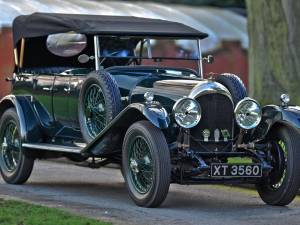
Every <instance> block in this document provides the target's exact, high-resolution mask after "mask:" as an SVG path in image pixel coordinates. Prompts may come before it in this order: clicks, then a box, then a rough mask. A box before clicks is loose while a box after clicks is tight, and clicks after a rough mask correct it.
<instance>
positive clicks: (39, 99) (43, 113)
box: [32, 74, 55, 127]
mask: <svg viewBox="0 0 300 225" xmlns="http://www.w3.org/2000/svg"><path fill="white" fill-rule="evenodd" d="M54 78H55V76H54V75H52V74H37V75H35V76H34V78H33V84H32V85H33V88H32V89H33V97H34V105H35V109H36V111H37V113H38V116H39V117H40V121H41V123H42V125H43V126H46V127H52V126H54V117H53V104H52V101H53V99H52V97H53V92H54V91H55V90H54V88H53V84H54Z"/></svg>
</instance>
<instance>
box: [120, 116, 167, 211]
mask: <svg viewBox="0 0 300 225" xmlns="http://www.w3.org/2000/svg"><path fill="white" fill-rule="evenodd" d="M139 137H140V138H142V139H144V140H145V142H146V143H147V148H148V149H149V151H150V152H149V154H150V158H151V160H152V161H151V163H152V166H151V168H152V172H153V171H154V172H153V173H152V177H151V179H150V180H151V184H150V187H149V189H148V190H147V191H146V192H144V193H141V192H140V191H139V188H137V186H136V184H135V183H134V181H133V180H134V175H133V173H134V172H133V170H132V169H130V168H129V167H130V166H131V159H129V154H130V150H129V149H130V146H131V145H132V144H133V141H135V140H136V139H137V138H139ZM147 157H148V156H147ZM145 158H146V155H144V158H143V159H144V160H145V161H146V159H145ZM129 160H130V165H129ZM149 162H150V161H149ZM122 166H123V171H124V178H125V182H126V186H127V189H128V191H129V195H130V197H131V198H132V199H133V201H134V202H135V203H136V204H137V205H138V206H143V207H157V206H159V205H160V204H161V203H162V202H163V201H164V200H165V198H166V196H167V194H168V191H169V186H170V177H171V161H170V153H169V149H168V145H167V142H166V139H165V137H164V134H163V132H162V131H161V130H160V129H158V128H157V127H155V126H154V125H152V124H151V123H150V122H149V121H139V122H136V123H134V124H133V125H131V126H130V127H129V129H128V130H127V132H126V135H125V138H124V142H123V151H122ZM137 168H138V166H137ZM138 173H139V172H138ZM142 175H143V177H144V179H145V176H144V175H145V172H144V174H139V176H142ZM136 177H138V175H136Z"/></svg>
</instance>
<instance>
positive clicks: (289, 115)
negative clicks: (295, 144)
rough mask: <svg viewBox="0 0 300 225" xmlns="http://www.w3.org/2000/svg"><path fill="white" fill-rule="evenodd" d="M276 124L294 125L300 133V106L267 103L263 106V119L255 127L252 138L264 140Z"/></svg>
mask: <svg viewBox="0 0 300 225" xmlns="http://www.w3.org/2000/svg"><path fill="white" fill-rule="evenodd" d="M276 124H284V125H287V126H291V127H294V128H296V129H297V130H298V132H299V133H300V107H298V106H287V107H282V106H277V105H267V106H265V107H263V108H262V121H261V122H260V124H259V126H258V127H257V128H256V129H255V131H254V133H253V136H252V138H251V139H252V140H263V139H264V138H265V137H266V136H267V134H268V133H269V131H270V129H271V128H272V127H273V126H274V125H276Z"/></svg>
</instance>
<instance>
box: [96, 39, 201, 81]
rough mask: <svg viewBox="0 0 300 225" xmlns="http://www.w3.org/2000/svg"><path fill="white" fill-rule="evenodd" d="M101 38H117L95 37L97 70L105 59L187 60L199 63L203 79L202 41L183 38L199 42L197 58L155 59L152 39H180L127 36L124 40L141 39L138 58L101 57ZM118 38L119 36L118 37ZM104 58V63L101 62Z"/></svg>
mask: <svg viewBox="0 0 300 225" xmlns="http://www.w3.org/2000/svg"><path fill="white" fill-rule="evenodd" d="M101 37H116V36H111V35H109V36H107V35H94V52H95V67H96V70H99V69H100V68H101V62H102V61H103V58H127V59H137V60H140V61H141V60H142V59H153V60H159V59H166V60H186V61H197V67H198V77H200V78H203V65H202V52H201V44H200V39H195V38H185V37H183V38H182V40H195V41H196V42H197V50H196V51H197V55H198V57H197V58H194V59H192V58H190V59H189V58H178V57H164V56H162V57H153V55H152V51H151V50H152V49H151V47H152V46H151V43H150V40H151V39H178V40H179V39H180V37H176V38H173V37H163V38H158V37H151V36H128V37H127V36H126V37H122V38H140V39H141V40H140V41H141V44H140V49H139V55H138V56H114V55H111V56H101V51H100V44H101ZM117 37H118V36H117ZM145 44H146V48H147V57H144V56H143V48H144V45H145ZM101 57H102V61H101Z"/></svg>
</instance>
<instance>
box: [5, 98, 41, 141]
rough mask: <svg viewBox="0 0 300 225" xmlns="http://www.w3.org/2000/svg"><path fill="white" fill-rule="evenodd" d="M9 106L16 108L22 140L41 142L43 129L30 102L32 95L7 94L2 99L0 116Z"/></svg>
mask: <svg viewBox="0 0 300 225" xmlns="http://www.w3.org/2000/svg"><path fill="white" fill-rule="evenodd" d="M8 108H15V109H16V112H17V115H18V118H19V122H20V135H21V139H22V142H29V143H32V142H39V141H41V139H42V130H41V127H40V123H39V120H38V118H37V116H36V114H35V112H34V109H33V107H32V104H31V102H30V96H15V95H7V96H5V97H4V98H2V99H1V101H0V118H1V116H2V114H3V113H4V112H5V111H6V110H7V109H8Z"/></svg>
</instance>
